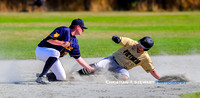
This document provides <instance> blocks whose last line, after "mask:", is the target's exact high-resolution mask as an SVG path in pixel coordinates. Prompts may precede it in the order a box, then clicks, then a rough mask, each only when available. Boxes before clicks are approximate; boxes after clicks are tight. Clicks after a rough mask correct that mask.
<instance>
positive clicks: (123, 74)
mask: <svg viewBox="0 0 200 98" xmlns="http://www.w3.org/2000/svg"><path fill="white" fill-rule="evenodd" d="M114 72H115V73H116V76H115V77H116V78H117V79H119V80H128V79H129V72H128V70H126V69H124V68H122V67H121V68H117V69H115V70H114Z"/></svg>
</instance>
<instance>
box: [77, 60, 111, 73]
mask: <svg viewBox="0 0 200 98" xmlns="http://www.w3.org/2000/svg"><path fill="white" fill-rule="evenodd" d="M109 62H110V59H109V57H106V58H104V59H103V60H101V61H99V62H97V63H94V64H90V66H92V67H94V68H95V70H94V72H95V71H97V70H98V71H99V70H101V69H104V68H106V66H107V65H108V63H109ZM94 72H89V71H88V70H87V69H86V68H82V69H80V70H79V71H78V73H79V74H80V75H90V74H92V73H94Z"/></svg>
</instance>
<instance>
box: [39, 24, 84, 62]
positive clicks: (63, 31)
mask: <svg viewBox="0 0 200 98" xmlns="http://www.w3.org/2000/svg"><path fill="white" fill-rule="evenodd" d="M49 39H54V40H59V41H63V42H66V41H69V42H70V46H69V47H63V46H57V45H52V44H50V43H48V42H47V40H49ZM38 46H39V47H48V48H54V49H56V50H58V51H59V52H60V57H63V56H65V55H66V54H67V53H69V54H70V56H72V57H74V58H75V59H77V58H79V57H80V55H81V54H80V50H79V45H78V39H77V38H76V37H75V36H72V34H71V29H70V28H68V27H64V26H62V27H58V28H56V29H55V30H54V31H53V32H52V33H51V34H50V35H49V36H47V37H46V38H45V39H43V40H42V41H41V42H40V43H39V44H38Z"/></svg>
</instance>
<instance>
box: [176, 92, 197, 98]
mask: <svg viewBox="0 0 200 98" xmlns="http://www.w3.org/2000/svg"><path fill="white" fill-rule="evenodd" d="M180 96H181V98H199V97H200V92H197V93H189V94H182V95H180Z"/></svg>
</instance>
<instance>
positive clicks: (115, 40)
mask: <svg viewBox="0 0 200 98" xmlns="http://www.w3.org/2000/svg"><path fill="white" fill-rule="evenodd" d="M112 40H113V41H114V42H115V43H117V44H119V43H120V42H121V39H120V38H119V37H118V36H113V37H112Z"/></svg>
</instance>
